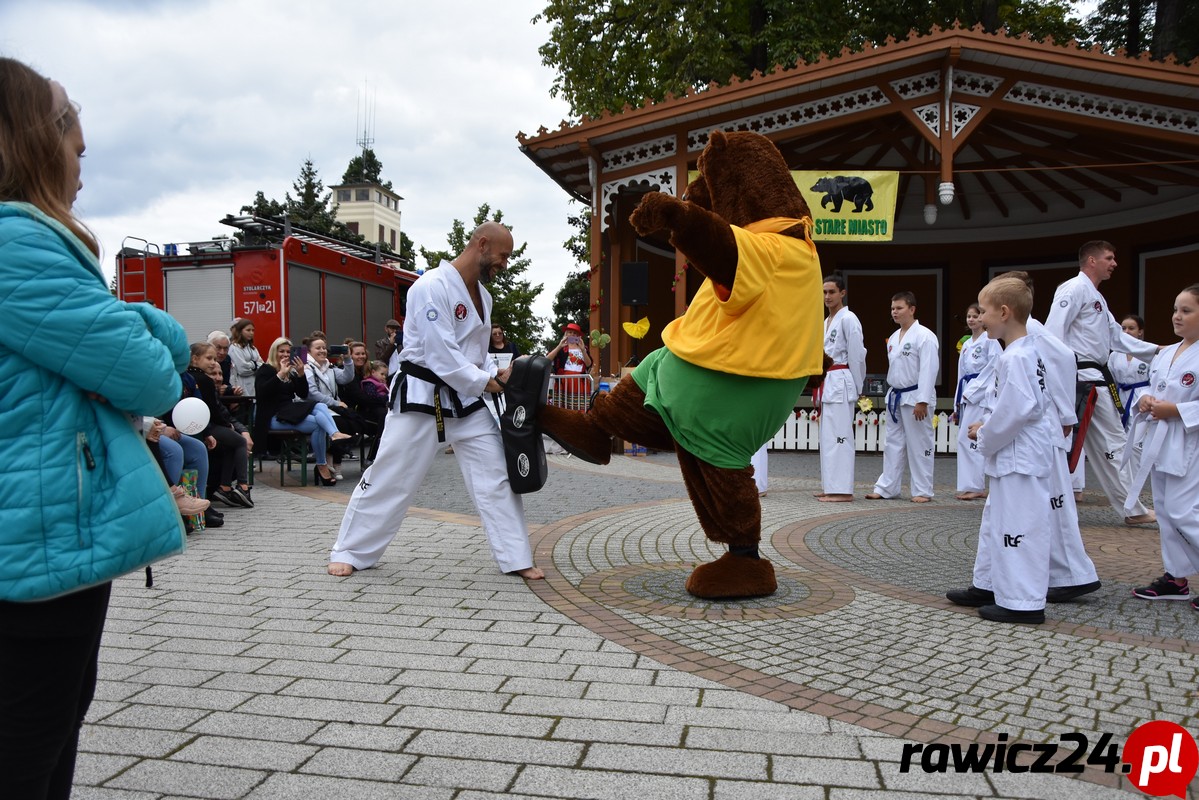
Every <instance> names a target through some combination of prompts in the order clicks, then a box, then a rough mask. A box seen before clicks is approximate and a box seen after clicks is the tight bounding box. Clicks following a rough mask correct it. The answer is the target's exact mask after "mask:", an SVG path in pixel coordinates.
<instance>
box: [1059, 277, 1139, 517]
mask: <svg viewBox="0 0 1199 800" xmlns="http://www.w3.org/2000/svg"><path fill="white" fill-rule="evenodd" d="M1045 327H1046V328H1047V329H1048V331H1049V333H1051V334H1053V335H1054V336H1056V337H1057V338H1058V339H1061V340H1062V341H1063V342H1065V343H1066V346H1067V347H1069V348H1070V349H1071V350H1073V351H1074V354H1075V355H1076V356H1077V357H1078V358H1079V360H1082V361H1093V362H1095V363H1097V364H1104V365H1106V364H1107V359H1108V356H1110V355H1111V353H1112V351H1113V350H1118V351H1120V352H1122V353H1130V354H1132V355H1134V356H1136V357H1138V358H1142V359H1150V358H1152V357H1153V355H1154V353H1156V352H1157V345H1155V344H1152V343H1150V342H1142V341H1141V340H1140V339H1137V338H1136V337H1133V336H1129V335H1128V334H1127V333H1125V332H1124V331H1123V330H1121V329H1120V325H1119V323H1118V322H1116V318H1115V317H1113V316H1112V312H1111V311H1109V310H1108V307H1107V300H1106V299H1105V298H1104V296H1103V295H1102V294H1101V293H1100V292H1099V290H1098V289H1097V288H1096V287H1095V284H1094V283H1092V282H1091V279H1090V278H1088V277H1087V276H1086V275H1085V274H1084V273H1081V272H1080V273H1078V275H1076V276H1074V277H1073V278H1071V279H1070V280H1068V281H1065V282H1064V283H1062V284H1061V285H1060V286H1058V287H1057V291H1056V292H1055V293H1054V295H1053V306H1052V307H1051V308H1050V309H1049V317H1048V318H1047V319H1046V320H1045ZM1078 379H1079V380H1080V381H1102V380H1103V374H1102V373H1101V372H1100V371H1099V370H1097V369H1080V370H1078ZM1096 391H1097V392H1098V397H1097V398H1096V400H1095V411H1094V413H1093V414H1092V416H1091V425H1090V427H1089V428H1088V429H1087V438H1086V446H1087V453H1088V455H1089V457H1090V460H1091V468H1092V469H1093V470H1094V471H1095V477H1096V478H1098V479H1099V486H1100V487H1101V488H1102V489H1103V493H1104V494H1106V495H1107V499H1108V502H1110V503H1111V504H1112V508H1113V509H1115V510H1116V513H1117V514H1122V515H1125V516H1140V515H1142V514H1144V513H1145V507H1144V506H1143V505H1141V504H1140V502H1135V503H1134V504H1133V506H1132V512H1131V513H1128V514H1126V513H1125V511H1124V501H1125V499H1126V498H1127V496H1128V485H1129V483H1130V482H1131V481H1132V470H1131V468H1129V467H1127V466H1125V467H1124V468H1123V469H1121V468H1120V467H1119V466H1118V465H1119V463H1120V455H1121V453H1122V452H1123V451H1124V442H1125V441H1126V440H1127V436H1126V435H1125V433H1124V426H1123V425H1122V424H1121V422H1120V414H1119V413H1118V412H1117V411H1116V406H1115V403H1113V402H1112V399H1111V396H1110V394H1109V393H1108V391H1107V389H1106V388H1105V387H1104V386H1099V387H1097V389H1096Z"/></svg>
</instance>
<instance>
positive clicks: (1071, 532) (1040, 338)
mask: <svg viewBox="0 0 1199 800" xmlns="http://www.w3.org/2000/svg"><path fill="white" fill-rule="evenodd" d="M1027 328H1028V336H1027V337H1026V338H1028V339H1029V340H1031V341H1032V342H1033V346H1034V347H1035V348H1036V350H1037V353H1038V354H1039V355H1040V356H1041V360H1042V361H1044V362H1045V385H1046V388H1047V390H1048V392H1049V399H1050V401H1051V402H1050V404H1049V409H1048V411H1049V414H1050V416H1051V417H1052V419H1051V421H1052V425H1051V428H1052V441H1053V444H1054V447H1055V451H1056V452H1055V455H1054V460H1053V465H1052V471H1051V472H1050V474H1049V494H1050V499H1049V506H1050V516H1049V521H1050V526H1049V585H1050V586H1054V587H1058V586H1080V585H1082V584H1086V583H1092V582H1094V581H1097V580H1099V575H1098V574H1097V573H1096V572H1095V564H1094V562H1093V561H1091V557H1090V556H1089V555H1087V550H1086V548H1085V547H1084V546H1083V543H1082V532H1081V531H1080V530H1079V528H1078V506H1076V505H1075V503H1074V492H1073V491H1072V490H1073V487H1072V485H1071V476H1070V464H1069V461H1070V459H1069V454H1070V437H1069V436H1068V435H1067V434H1064V433H1063V432H1062V428H1064V427H1067V426H1072V425H1074V423H1076V422H1078V419H1077V417H1076V416H1075V413H1074V387H1075V383H1076V381H1075V377H1074V375H1075V372H1076V368H1075V361H1074V351H1072V350H1071V349H1070V348H1069V347H1066V345H1065V344H1063V343H1062V342H1061V341H1060V340H1059V339H1057V338H1055V337H1054V336H1051V335H1050V334H1049V332H1048V331H1047V330H1045V326H1044V325H1042V324H1041V323H1040V322H1038V321H1037V320H1035V319H1033V318H1032V317H1029V318H1028V324H1027Z"/></svg>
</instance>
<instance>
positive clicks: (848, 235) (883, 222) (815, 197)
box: [687, 168, 899, 242]
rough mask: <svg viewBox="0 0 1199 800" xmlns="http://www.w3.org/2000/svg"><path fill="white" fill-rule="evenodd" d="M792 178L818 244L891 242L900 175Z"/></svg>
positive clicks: (798, 174) (826, 173)
mask: <svg viewBox="0 0 1199 800" xmlns="http://www.w3.org/2000/svg"><path fill="white" fill-rule="evenodd" d="M697 177H699V170H694V169H693V170H688V172H687V182H688V183H690V182H691V181H693V180H695V179H696V178H697ZM791 178H792V180H794V181H795V185H796V186H798V187H799V191H800V192H802V193H803V196H804V199H805V200H807V201H808V207H809V208H811V209H812V221H813V222H814V223H815V227H814V228H813V235H812V238H813V239H815V240H816V241H818V242H889V241H891V237H892V233H893V231H894V229H895V198H896V196H897V195H898V193H899V173H898V172H884V171H881V170H854V169H852V168H851V169H846V170H844V171H843V174H841V175H837V174H834V172H833V171H832V170H801V169H793V170H791Z"/></svg>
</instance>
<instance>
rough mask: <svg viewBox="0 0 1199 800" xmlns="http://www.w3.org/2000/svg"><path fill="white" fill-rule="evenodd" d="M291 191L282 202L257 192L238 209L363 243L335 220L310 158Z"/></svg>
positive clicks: (328, 196)
mask: <svg viewBox="0 0 1199 800" xmlns="http://www.w3.org/2000/svg"><path fill="white" fill-rule="evenodd" d="M291 188H292V190H293V191H294V192H295V193H296V196H295V197H292V196H291V192H286V193H284V195H283V202H279V201H278V200H275V199H273V198H271V199H268V198H267V196H266V194H265V193H263V192H262V191H261V190H259V191H258V192H257V193H256V194H255V195H254V200H253V202H251V203H250V204H249V205H244V206H242V207H241V213H243V214H253V215H254V216H256V217H269V218H271V219H282V218H283V217H284V216H285V215H286V216H287V218H288V219H289V220H290V221H291V223H292V224H293V225H298V226H300V227H301V228H306V229H307V230H310V231H315V232H316V233H320V234H323V235H325V236H329V237H332V238H334V239H340V240H341V241H343V242H351V243H353V244H364V243H365V242H366V237H364V236H360V235H358V234H356V233H354V232H353V231H351V230H350V229H349V228H347V227H346V226H345V224H344V223H341V222H338V221H337V218H336V217H335V216H334V214H335V212H336V206H334V207H333V208H330V207H329V201H330V200H331V199H332V197H333V193H332V192H326V191H325V184H324V183H323V182H322V181H321V178H320V173H319V172H318V171H317V168H316V166H315V165H314V164H313V163H312V159H311V158H306V159H304V164H303V166H301V167H300V174H299V176H297V177H296V179H295V181H294V182H293V183H292V185H291ZM234 236H235V238H237V239H238V240H239V241H241V240H242V239H243V234H241V233H238V234H235V235H234ZM409 244H411V241H409ZM381 246H382V249H383V250H384V251H385V252H391V246H390V245H388V244H386V243H384V244H383V245H381ZM410 252H411V250H410Z"/></svg>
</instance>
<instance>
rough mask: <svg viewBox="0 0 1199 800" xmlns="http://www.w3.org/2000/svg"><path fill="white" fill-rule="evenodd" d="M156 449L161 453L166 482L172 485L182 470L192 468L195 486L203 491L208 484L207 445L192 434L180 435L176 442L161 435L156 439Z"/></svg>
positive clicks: (177, 479)
mask: <svg viewBox="0 0 1199 800" xmlns="http://www.w3.org/2000/svg"><path fill="white" fill-rule="evenodd" d="M158 450H159V452H160V453H161V454H162V463H163V468H164V469H163V471H164V472H166V475H167V483H169V484H171V485H172V486H174V485H175V484H177V483H179V476H180V475H182V474H183V470H185V469H194V470H195V471H196V486H197V487H198V489H199V491H200V492H203V491H204V487H205V486H207V485H208V445H206V444H204V442H202V441H200V440H199V439H196V438H195V437H193V436H186V435H184V436H180V437H179V441H177V442H176V441H175V440H174V439H172V438H170V437H169V436H163V437H161V438H160V439H159V440H158Z"/></svg>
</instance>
